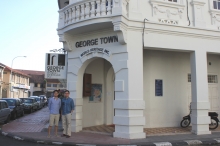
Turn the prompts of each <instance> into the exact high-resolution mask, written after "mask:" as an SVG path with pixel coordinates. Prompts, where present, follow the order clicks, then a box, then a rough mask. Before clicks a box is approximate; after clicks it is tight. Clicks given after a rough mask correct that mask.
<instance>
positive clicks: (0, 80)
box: [0, 64, 5, 98]
mask: <svg viewBox="0 0 220 146" xmlns="http://www.w3.org/2000/svg"><path fill="white" fill-rule="evenodd" d="M4 69H5V67H4V66H3V65H1V64H0V98H2V86H3V84H4V81H3V72H4Z"/></svg>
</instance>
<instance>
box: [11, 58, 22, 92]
mask: <svg viewBox="0 0 220 146" xmlns="http://www.w3.org/2000/svg"><path fill="white" fill-rule="evenodd" d="M18 57H26V56H17V57H15V58H14V59H13V60H12V62H11V74H10V96H11V89H12V84H11V81H12V66H13V61H14V60H15V59H16V58H18Z"/></svg>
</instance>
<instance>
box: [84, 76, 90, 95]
mask: <svg viewBox="0 0 220 146" xmlns="http://www.w3.org/2000/svg"><path fill="white" fill-rule="evenodd" d="M91 87H92V74H84V76H83V97H86V96H87V97H88V96H91Z"/></svg>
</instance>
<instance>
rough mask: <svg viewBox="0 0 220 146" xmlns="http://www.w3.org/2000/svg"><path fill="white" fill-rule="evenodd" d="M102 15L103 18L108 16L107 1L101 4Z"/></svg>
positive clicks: (103, 0)
mask: <svg viewBox="0 0 220 146" xmlns="http://www.w3.org/2000/svg"><path fill="white" fill-rule="evenodd" d="M101 15H102V16H105V15H106V0H102V2H101Z"/></svg>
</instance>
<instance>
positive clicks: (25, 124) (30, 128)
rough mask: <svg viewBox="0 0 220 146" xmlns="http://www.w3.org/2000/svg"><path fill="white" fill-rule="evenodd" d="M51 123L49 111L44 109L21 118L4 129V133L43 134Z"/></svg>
mask: <svg viewBox="0 0 220 146" xmlns="http://www.w3.org/2000/svg"><path fill="white" fill-rule="evenodd" d="M48 121H49V116H48V109H47V108H43V109H41V110H39V111H36V112H34V113H31V114H29V115H26V116H24V117H20V118H18V119H16V120H13V121H11V122H10V123H9V124H6V125H4V126H3V127H2V130H3V131H4V132H41V131H42V129H43V128H44V127H45V125H46V124H47V123H48Z"/></svg>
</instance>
